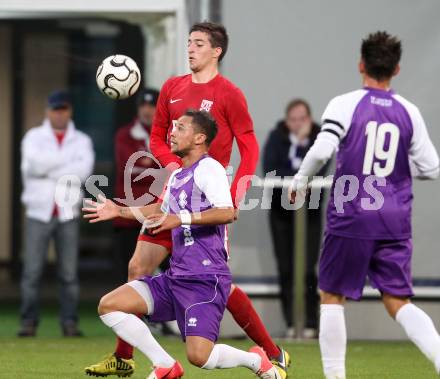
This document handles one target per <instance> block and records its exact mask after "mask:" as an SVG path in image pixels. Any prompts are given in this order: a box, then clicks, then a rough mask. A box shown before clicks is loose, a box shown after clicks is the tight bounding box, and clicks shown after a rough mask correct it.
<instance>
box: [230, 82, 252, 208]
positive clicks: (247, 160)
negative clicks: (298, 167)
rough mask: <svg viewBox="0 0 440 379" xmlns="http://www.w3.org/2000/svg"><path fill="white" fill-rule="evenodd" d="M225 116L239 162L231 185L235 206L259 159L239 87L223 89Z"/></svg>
mask: <svg viewBox="0 0 440 379" xmlns="http://www.w3.org/2000/svg"><path fill="white" fill-rule="evenodd" d="M225 99H226V100H225V106H226V118H227V120H228V123H229V125H230V127H231V129H232V133H233V134H234V137H235V140H236V141H237V146H238V150H239V152H240V164H239V166H238V168H237V172H236V174H235V177H234V180H233V182H232V185H231V195H232V199H233V201H234V205H235V207H238V205H239V203H240V201H241V200H242V198H243V197H244V196H245V194H246V191H247V189H248V188H249V186H250V182H251V177H252V175H254V173H255V169H256V168H257V163H258V159H259V154H260V152H259V146H258V141H257V138H256V136H255V132H254V125H253V122H252V118H251V116H250V114H249V110H248V105H247V102H246V98H245V97H244V95H243V93H242V92H241V90H240V89H239V88H236V87H233V88H230V89H229V90H227V91H225Z"/></svg>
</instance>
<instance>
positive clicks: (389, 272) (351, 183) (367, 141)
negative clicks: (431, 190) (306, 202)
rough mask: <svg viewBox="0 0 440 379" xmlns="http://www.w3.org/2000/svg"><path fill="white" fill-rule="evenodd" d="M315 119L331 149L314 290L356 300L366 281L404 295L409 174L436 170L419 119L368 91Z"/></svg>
mask: <svg viewBox="0 0 440 379" xmlns="http://www.w3.org/2000/svg"><path fill="white" fill-rule="evenodd" d="M322 118H323V126H322V132H321V133H324V134H323V135H322V136H323V137H324V141H327V142H328V143H333V146H337V145H335V144H334V142H335V141H338V142H339V151H338V154H337V158H336V172H335V177H334V184H333V187H332V192H331V198H330V201H329V205H328V210H327V229H326V233H325V238H324V243H323V248H322V253H321V257H320V262H319V288H320V289H321V290H323V291H326V292H329V293H335V294H340V295H344V296H346V297H348V298H352V299H355V300H359V299H360V297H361V294H362V289H363V287H364V285H365V280H366V278H367V277H368V278H369V279H370V283H371V285H372V286H373V287H375V288H378V289H379V290H380V291H381V292H382V293H388V294H391V295H395V296H402V297H410V296H412V294H413V292H412V278H411V255H412V241H411V204H412V171H413V170H414V173H415V174H417V176H420V177H425V178H434V177H435V176H436V175H437V172H438V155H437V152H436V150H435V148H434V146H433V145H432V142H431V140H430V139H429V136H428V133H427V130H426V126H425V123H424V121H423V118H422V116H421V114H420V112H419V110H418V109H417V107H416V106H414V105H413V104H412V103H410V102H409V101H407V100H405V99H404V98H403V97H401V96H399V95H397V94H395V93H394V92H393V91H384V90H378V89H371V88H364V89H362V90H358V91H354V92H350V93H347V94H345V95H342V96H338V97H336V98H334V99H333V100H332V101H331V102H330V103H329V105H328V106H327V109H326V110H325V112H324V114H323V117H322ZM327 133H330V134H327ZM335 136H336V138H335ZM330 137H331V138H330ZM318 139H319V137H318ZM331 141H333V142H331ZM349 194H350V195H349Z"/></svg>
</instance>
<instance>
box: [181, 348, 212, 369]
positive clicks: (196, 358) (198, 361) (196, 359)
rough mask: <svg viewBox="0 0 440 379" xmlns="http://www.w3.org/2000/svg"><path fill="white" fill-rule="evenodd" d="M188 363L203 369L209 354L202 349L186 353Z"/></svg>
mask: <svg viewBox="0 0 440 379" xmlns="http://www.w3.org/2000/svg"><path fill="white" fill-rule="evenodd" d="M186 355H187V358H188V361H189V363H191V364H192V365H194V366H197V367H200V368H201V367H203V366H204V365H205V364H206V362H208V359H209V354H208V353H207V352H206V351H204V350H202V349H194V350H191V351H187V352H186Z"/></svg>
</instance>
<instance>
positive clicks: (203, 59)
mask: <svg viewBox="0 0 440 379" xmlns="http://www.w3.org/2000/svg"><path fill="white" fill-rule="evenodd" d="M221 52H222V49H221V48H220V47H212V46H211V42H210V41H209V36H208V34H206V33H204V32H192V33H191V34H190V35H189V38H188V59H189V67H190V69H191V71H192V72H199V71H201V70H203V69H204V68H206V67H208V66H209V65H211V64H218V57H219V56H220V54H221Z"/></svg>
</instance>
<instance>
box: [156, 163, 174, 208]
mask: <svg viewBox="0 0 440 379" xmlns="http://www.w3.org/2000/svg"><path fill="white" fill-rule="evenodd" d="M177 172H178V170H176V171H174V172H173V173H172V174H171V175H170V178H169V179H168V182H167V184H166V186H165V189H164V191H163V192H162V195H160V199H161V201H162V204H161V206H160V210H161V211H162V212H163V213H169V212H170V194H171V191H170V188H171V184H172V182H173V179H174V176H175V175H176V173H177Z"/></svg>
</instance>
